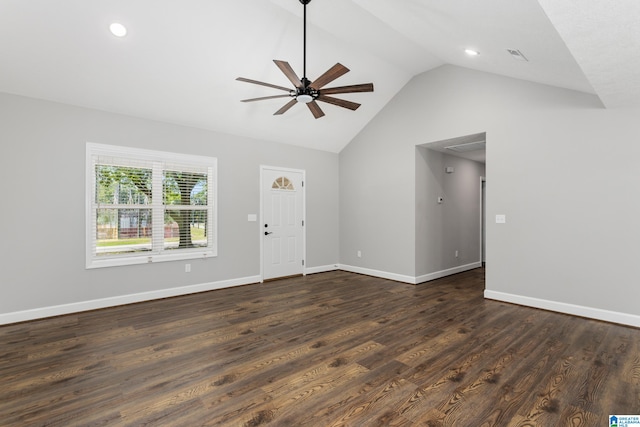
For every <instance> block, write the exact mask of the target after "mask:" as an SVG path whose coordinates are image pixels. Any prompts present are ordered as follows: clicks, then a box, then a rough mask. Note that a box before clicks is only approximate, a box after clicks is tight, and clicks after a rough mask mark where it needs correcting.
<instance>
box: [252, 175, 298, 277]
mask: <svg viewBox="0 0 640 427" xmlns="http://www.w3.org/2000/svg"><path fill="white" fill-rule="evenodd" d="M265 170H270V171H278V172H293V173H301V174H302V188H301V190H302V223H303V224H304V225H303V226H302V260H303V264H302V275H303V276H306V275H307V262H306V260H307V187H306V185H305V181H306V171H305V170H304V169H294V168H285V167H280V166H268V165H260V226H259V227H258V232H259V234H258V239H259V240H258V241H259V242H260V283H264V232H265V228H264V206H263V205H264V203H263V200H264V171H265Z"/></svg>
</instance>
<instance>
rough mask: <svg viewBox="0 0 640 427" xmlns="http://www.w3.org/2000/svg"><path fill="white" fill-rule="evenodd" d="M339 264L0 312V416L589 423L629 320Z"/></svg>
mask: <svg viewBox="0 0 640 427" xmlns="http://www.w3.org/2000/svg"><path fill="white" fill-rule="evenodd" d="M483 290H484V270H483V269H476V270H472V271H468V272H465V273H461V274H457V275H454V276H450V277H446V278H442V279H439V280H436V281H432V282H428V283H425V284H422V285H418V286H414V285H408V284H404V283H397V282H393V281H389V280H386V279H380V278H375V277H369V276H364V275H358V274H354V273H348V272H344V271H334V272H329V273H321V274H315V275H309V276H304V277H292V278H286V279H282V280H275V281H271V282H267V283H263V284H254V285H247V286H241V287H235V288H229V289H221V290H217V291H212V292H204V293H200V294H192V295H186V296H181V297H176V298H167V299H163V300H157V301H150V302H145V303H138V304H132V305H128V306H119V307H113V308H110V309H104V310H96V311H91V312H86V313H77V314H73V315H68V316H60V317H55V318H51V319H42V320H37V321H33V322H25V323H20V324H14V325H5V326H1V327H0V384H1V387H0V426H5V425H6V426H29V427H31V426H54V427H55V426H65V427H66V426H70V425H74V426H75V425H77V426H91V425H96V426H97V425H104V426H139V425H150V426H165V425H170V426H190V427H191V426H234V427H235V426H238V427H262V426H312V427H313V426H318V427H327V426H336V427H337V426H354V427H356V426H357V427H362V426H366V427H368V426H411V427H413V426H456V427H457V426H462V427H467V426H474V427H475V426H481V427H490V426H499V427H502V426H508V427H513V426H540V427H547V426H552V425H553V426H556V425H558V426H565V425H566V426H586V427H590V426H597V425H606V421H607V417H608V415H609V414H638V413H640V330H639V329H637V328H630V327H625V326H620V325H615V324H610V323H605V322H598V321H593V320H588V319H581V318H577V317H572V316H567V315H563V314H558V313H552V312H546V311H541V310H536V309H531V308H527V307H519V306H516V305H511V304H506V303H501V302H497V301H490V300H485V299H484V298H483Z"/></svg>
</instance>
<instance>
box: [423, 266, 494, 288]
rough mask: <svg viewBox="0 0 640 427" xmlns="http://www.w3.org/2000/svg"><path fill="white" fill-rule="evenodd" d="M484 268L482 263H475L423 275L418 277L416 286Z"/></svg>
mask: <svg viewBox="0 0 640 427" xmlns="http://www.w3.org/2000/svg"><path fill="white" fill-rule="evenodd" d="M480 267H482V262H480V261H478V262H473V263H471V264H465V265H459V266H457V267H453V268H448V269H446V270H441V271H436V272H434V273H428V274H423V275H422V276H418V277H416V282H415V283H416V284H418V283H424V282H429V281H431V280H436V279H440V278H442V277H446V276H451V275H452V274H458V273H462V272H463V271H468V270H473V269H474V268H480Z"/></svg>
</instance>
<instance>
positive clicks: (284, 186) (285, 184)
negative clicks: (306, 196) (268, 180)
mask: <svg viewBox="0 0 640 427" xmlns="http://www.w3.org/2000/svg"><path fill="white" fill-rule="evenodd" d="M271 188H273V189H275V190H295V188H293V184H292V183H291V180H290V179H289V178H287V177H286V176H281V177H279V178H276V180H275V181H273V184H271Z"/></svg>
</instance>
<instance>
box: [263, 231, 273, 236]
mask: <svg viewBox="0 0 640 427" xmlns="http://www.w3.org/2000/svg"><path fill="white" fill-rule="evenodd" d="M269 234H273V231H265V232H264V235H265V236H268V235H269Z"/></svg>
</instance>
